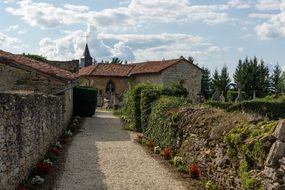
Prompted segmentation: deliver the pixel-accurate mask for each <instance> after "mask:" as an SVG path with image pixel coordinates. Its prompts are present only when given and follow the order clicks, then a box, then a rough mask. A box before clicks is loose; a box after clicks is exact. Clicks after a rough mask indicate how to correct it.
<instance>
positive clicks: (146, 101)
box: [140, 86, 161, 132]
mask: <svg viewBox="0 0 285 190" xmlns="http://www.w3.org/2000/svg"><path fill="white" fill-rule="evenodd" d="M160 95H161V88H160V87H159V86H149V87H148V88H144V89H143V90H142V91H141V102H140V110H141V128H142V132H145V131H146V129H147V127H148V119H149V115H150V113H151V109H152V104H153V102H154V101H155V100H157V99H158V98H159V97H160Z"/></svg>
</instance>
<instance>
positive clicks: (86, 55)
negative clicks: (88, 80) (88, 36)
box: [82, 43, 93, 67]
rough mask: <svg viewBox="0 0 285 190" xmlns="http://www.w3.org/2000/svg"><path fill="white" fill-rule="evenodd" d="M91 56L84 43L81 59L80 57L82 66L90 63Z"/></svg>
mask: <svg viewBox="0 0 285 190" xmlns="http://www.w3.org/2000/svg"><path fill="white" fill-rule="evenodd" d="M92 61H93V58H92V57H91V55H90V52H89V48H88V44H87V43H86V45H85V49H84V53H83V59H82V66H83V67H87V66H89V65H92Z"/></svg>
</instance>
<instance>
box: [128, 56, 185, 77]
mask: <svg viewBox="0 0 285 190" xmlns="http://www.w3.org/2000/svg"><path fill="white" fill-rule="evenodd" d="M179 61H181V59H172V60H163V61H147V62H142V63H134V64H133V65H135V67H134V69H133V70H132V72H131V75H135V74H144V73H159V72H161V71H163V70H164V69H167V68H168V67H170V66H172V65H175V64H177V63H178V62H179Z"/></svg>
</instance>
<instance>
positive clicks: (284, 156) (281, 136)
mask: <svg viewBox="0 0 285 190" xmlns="http://www.w3.org/2000/svg"><path fill="white" fill-rule="evenodd" d="M273 136H274V137H275V139H276V140H275V142H274V143H273V144H272V146H271V148H270V151H269V154H268V156H267V158H266V161H265V166H264V170H263V172H262V174H263V177H264V178H265V179H264V180H262V181H263V184H264V186H265V187H266V189H268V190H285V120H282V121H280V122H279V123H278V125H277V127H276V129H275V131H274V133H273Z"/></svg>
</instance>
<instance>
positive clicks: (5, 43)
mask: <svg viewBox="0 0 285 190" xmlns="http://www.w3.org/2000/svg"><path fill="white" fill-rule="evenodd" d="M24 47H26V45H24V44H23V42H22V41H20V40H19V39H17V38H12V37H10V36H7V35H6V34H3V33H1V32H0V49H3V50H5V49H20V48H24Z"/></svg>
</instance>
